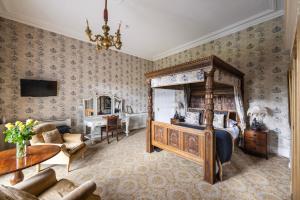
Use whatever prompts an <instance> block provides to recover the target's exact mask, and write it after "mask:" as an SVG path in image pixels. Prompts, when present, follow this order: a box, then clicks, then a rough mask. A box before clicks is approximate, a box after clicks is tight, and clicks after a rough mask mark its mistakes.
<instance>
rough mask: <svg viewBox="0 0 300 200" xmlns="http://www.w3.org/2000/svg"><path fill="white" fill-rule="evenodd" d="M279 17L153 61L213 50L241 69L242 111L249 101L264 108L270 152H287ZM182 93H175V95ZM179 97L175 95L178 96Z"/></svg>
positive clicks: (167, 62)
mask: <svg viewBox="0 0 300 200" xmlns="http://www.w3.org/2000/svg"><path fill="white" fill-rule="evenodd" d="M282 48H283V19H282V17H279V18H276V19H273V20H270V21H267V22H264V23H261V24H259V25H256V26H253V27H249V28H247V29H246V30H243V31H240V32H237V33H234V34H231V35H229V36H226V37H223V38H220V39H217V40H215V41H212V42H209V43H207V44H203V45H200V46H198V47H195V48H192V49H189V50H186V51H183V52H180V53H177V54H174V55H171V56H168V57H166V58H163V59H160V60H157V61H155V62H154V68H155V69H160V68H164V67H169V66H172V65H176V64H180V63H184V62H187V61H191V60H195V59H198V58H201V57H204V56H209V55H211V54H215V55H217V56H219V57H220V58H222V59H223V60H225V61H227V62H229V63H231V64H232V65H233V66H235V67H236V68H238V69H239V70H241V71H243V72H244V73H245V103H246V111H247V108H248V107H249V105H250V106H251V105H257V104H258V105H262V106H265V107H267V108H268V110H269V116H268V117H267V118H266V119H265V122H266V125H267V126H268V128H269V129H270V134H269V141H270V142H269V143H270V147H271V150H272V151H273V152H276V153H279V154H280V155H284V156H289V151H290V150H289V148H290V129H289V122H288V89H287V69H288V65H289V56H288V55H289V53H288V52H285V51H283V49H282ZM180 94H181V95H183V93H182V92H181V93H179V95H180ZM182 98H183V97H176V99H182Z"/></svg>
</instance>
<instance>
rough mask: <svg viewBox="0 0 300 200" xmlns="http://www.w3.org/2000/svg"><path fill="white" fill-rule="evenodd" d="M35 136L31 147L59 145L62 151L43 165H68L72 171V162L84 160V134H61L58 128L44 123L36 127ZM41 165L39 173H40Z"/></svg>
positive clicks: (38, 166)
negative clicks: (78, 159)
mask: <svg viewBox="0 0 300 200" xmlns="http://www.w3.org/2000/svg"><path fill="white" fill-rule="evenodd" d="M33 131H34V133H35V135H34V136H33V137H32V139H31V140H30V144H31V145H57V146H59V147H60V148H61V151H60V152H59V153H58V154H57V155H56V156H54V157H53V158H51V159H49V160H47V161H45V162H43V163H42V164H51V165H52V164H57V165H66V166H67V171H68V172H69V171H70V165H71V162H72V161H73V160H75V159H77V158H80V157H81V158H84V153H85V151H86V144H85V143H84V142H83V140H82V134H74V133H64V134H60V133H59V131H58V130H57V128H56V126H55V125H54V124H51V123H42V124H39V125H37V126H35V127H34V129H33ZM40 169H41V167H40V164H38V165H37V171H40Z"/></svg>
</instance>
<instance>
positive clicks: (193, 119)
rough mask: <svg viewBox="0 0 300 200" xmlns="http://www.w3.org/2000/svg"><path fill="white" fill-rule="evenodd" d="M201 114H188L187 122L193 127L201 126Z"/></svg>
mask: <svg viewBox="0 0 300 200" xmlns="http://www.w3.org/2000/svg"><path fill="white" fill-rule="evenodd" d="M199 117H200V116H199V113H198V112H186V116H185V122H186V123H188V124H193V125H200V124H199Z"/></svg>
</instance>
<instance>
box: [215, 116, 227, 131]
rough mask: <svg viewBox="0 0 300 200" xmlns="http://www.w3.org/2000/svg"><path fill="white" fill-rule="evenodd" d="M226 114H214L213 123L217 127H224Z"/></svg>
mask: <svg viewBox="0 0 300 200" xmlns="http://www.w3.org/2000/svg"><path fill="white" fill-rule="evenodd" d="M224 116H225V115H224V114H214V121H213V125H214V127H215V128H224Z"/></svg>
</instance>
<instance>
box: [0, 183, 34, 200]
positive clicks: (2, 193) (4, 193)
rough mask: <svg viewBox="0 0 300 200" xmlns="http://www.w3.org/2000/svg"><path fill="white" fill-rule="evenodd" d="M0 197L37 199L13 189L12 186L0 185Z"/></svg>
mask: <svg viewBox="0 0 300 200" xmlns="http://www.w3.org/2000/svg"><path fill="white" fill-rule="evenodd" d="M0 199H1V200H38V198H37V197H35V196H33V195H32V194H30V193H28V192H25V191H22V190H18V189H15V188H13V187H8V186H4V185H1V186H0Z"/></svg>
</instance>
